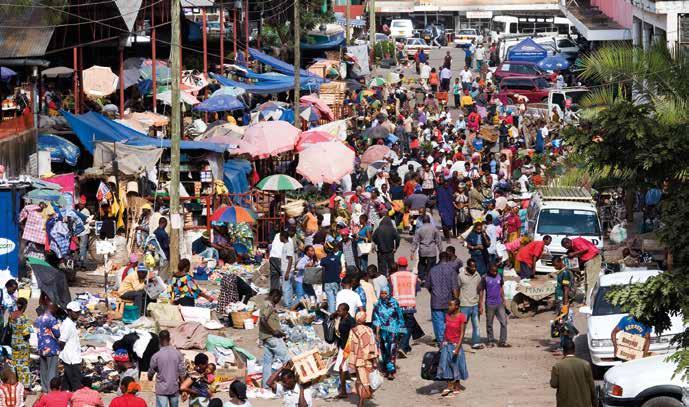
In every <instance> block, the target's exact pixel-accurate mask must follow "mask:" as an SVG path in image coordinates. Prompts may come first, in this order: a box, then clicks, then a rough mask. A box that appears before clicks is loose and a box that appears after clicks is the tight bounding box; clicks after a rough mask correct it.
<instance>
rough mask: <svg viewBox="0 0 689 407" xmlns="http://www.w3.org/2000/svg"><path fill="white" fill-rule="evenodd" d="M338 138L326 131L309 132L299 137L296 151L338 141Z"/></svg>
mask: <svg viewBox="0 0 689 407" xmlns="http://www.w3.org/2000/svg"><path fill="white" fill-rule="evenodd" d="M336 140H337V138H336V137H335V136H333V135H332V134H330V133H328V132H325V131H318V130H309V131H305V132H303V133H301V134H300V135H299V140H298V141H297V146H296V149H297V151H302V150H304V149H306V148H308V147H310V146H312V145H314V144H318V143H325V142H328V141H336Z"/></svg>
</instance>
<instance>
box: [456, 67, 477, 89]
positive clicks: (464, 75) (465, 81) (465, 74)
mask: <svg viewBox="0 0 689 407" xmlns="http://www.w3.org/2000/svg"><path fill="white" fill-rule="evenodd" d="M473 76H474V75H472V73H471V71H470V70H469V67H468V66H467V65H464V69H463V70H462V72H460V73H459V77H460V78H461V81H462V89H464V90H467V89H471V81H473V79H474V77H473Z"/></svg>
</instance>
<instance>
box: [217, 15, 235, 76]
mask: <svg viewBox="0 0 689 407" xmlns="http://www.w3.org/2000/svg"><path fill="white" fill-rule="evenodd" d="M232 29H233V30H234V27H232ZM224 74H225V5H224V4H223V3H220V75H224Z"/></svg>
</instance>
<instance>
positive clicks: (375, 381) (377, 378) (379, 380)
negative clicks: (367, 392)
mask: <svg viewBox="0 0 689 407" xmlns="http://www.w3.org/2000/svg"><path fill="white" fill-rule="evenodd" d="M368 382H369V385H370V386H371V389H372V390H374V391H375V390H378V389H379V388H380V386H382V385H383V375H381V374H380V371H378V369H374V370H373V371H372V372H371V374H369V375H368Z"/></svg>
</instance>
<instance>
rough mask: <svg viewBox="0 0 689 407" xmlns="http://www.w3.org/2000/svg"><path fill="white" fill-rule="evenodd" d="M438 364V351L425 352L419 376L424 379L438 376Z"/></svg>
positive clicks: (432, 378)
mask: <svg viewBox="0 0 689 407" xmlns="http://www.w3.org/2000/svg"><path fill="white" fill-rule="evenodd" d="M439 364H440V352H438V351H433V352H426V353H424V354H423V360H422V361H421V378H422V379H424V380H435V378H436V376H438V365H439Z"/></svg>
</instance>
